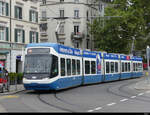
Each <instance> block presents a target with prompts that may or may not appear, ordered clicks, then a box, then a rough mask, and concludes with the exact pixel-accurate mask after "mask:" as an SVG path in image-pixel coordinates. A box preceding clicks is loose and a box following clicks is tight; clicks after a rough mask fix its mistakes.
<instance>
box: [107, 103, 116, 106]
mask: <svg viewBox="0 0 150 115" xmlns="http://www.w3.org/2000/svg"><path fill="white" fill-rule="evenodd" d="M115 104H116V103H109V104H107V106H112V105H115Z"/></svg>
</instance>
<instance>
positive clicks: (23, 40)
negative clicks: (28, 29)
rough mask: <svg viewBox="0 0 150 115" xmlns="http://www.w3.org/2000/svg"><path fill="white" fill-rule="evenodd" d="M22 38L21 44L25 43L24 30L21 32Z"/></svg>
mask: <svg viewBox="0 0 150 115" xmlns="http://www.w3.org/2000/svg"><path fill="white" fill-rule="evenodd" d="M22 34H23V35H22V36H23V38H22V43H25V31H24V30H22Z"/></svg>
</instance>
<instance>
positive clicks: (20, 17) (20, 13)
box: [19, 8, 22, 19]
mask: <svg viewBox="0 0 150 115" xmlns="http://www.w3.org/2000/svg"><path fill="white" fill-rule="evenodd" d="M19 9H20V11H19V19H22V8H19Z"/></svg>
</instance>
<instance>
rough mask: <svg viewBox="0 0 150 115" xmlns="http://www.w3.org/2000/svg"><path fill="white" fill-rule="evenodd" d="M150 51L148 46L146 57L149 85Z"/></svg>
mask: <svg viewBox="0 0 150 115" xmlns="http://www.w3.org/2000/svg"><path fill="white" fill-rule="evenodd" d="M149 51H150V48H149V46H147V48H146V55H147V72H146V76H147V81H148V83H149V79H148V77H149V54H150V53H149Z"/></svg>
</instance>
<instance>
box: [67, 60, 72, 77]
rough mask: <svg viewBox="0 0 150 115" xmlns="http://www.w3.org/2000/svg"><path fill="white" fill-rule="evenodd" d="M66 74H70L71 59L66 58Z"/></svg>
mask: <svg viewBox="0 0 150 115" xmlns="http://www.w3.org/2000/svg"><path fill="white" fill-rule="evenodd" d="M67 75H71V59H67Z"/></svg>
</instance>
